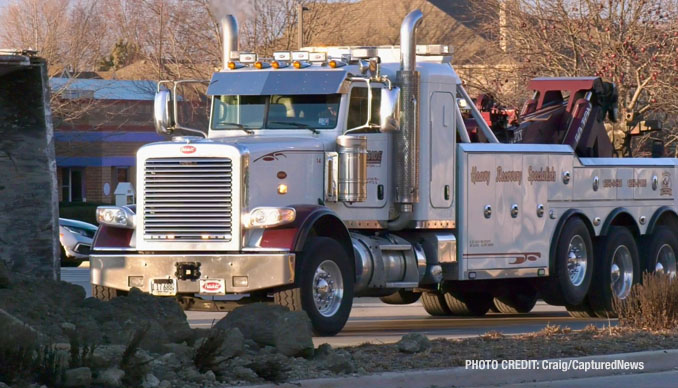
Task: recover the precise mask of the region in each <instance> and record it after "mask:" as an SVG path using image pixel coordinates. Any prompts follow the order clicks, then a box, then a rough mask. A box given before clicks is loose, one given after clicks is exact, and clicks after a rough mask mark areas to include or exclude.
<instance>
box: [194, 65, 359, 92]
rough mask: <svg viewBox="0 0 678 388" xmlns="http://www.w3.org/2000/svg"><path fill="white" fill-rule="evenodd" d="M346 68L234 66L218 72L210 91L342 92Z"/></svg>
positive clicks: (208, 89) (208, 90)
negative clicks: (234, 68) (260, 67)
mask: <svg viewBox="0 0 678 388" xmlns="http://www.w3.org/2000/svg"><path fill="white" fill-rule="evenodd" d="M345 79H346V71H345V70H344V69H333V70H315V69H314V70H297V69H279V70H240V71H238V70H232V71H225V72H219V73H215V74H214V76H213V77H212V81H211V82H210V85H209V87H208V88H207V95H209V96H227V95H241V96H259V95H274V94H275V95H300V94H334V93H342V91H343V89H344V88H342V86H343V84H344V80H345Z"/></svg>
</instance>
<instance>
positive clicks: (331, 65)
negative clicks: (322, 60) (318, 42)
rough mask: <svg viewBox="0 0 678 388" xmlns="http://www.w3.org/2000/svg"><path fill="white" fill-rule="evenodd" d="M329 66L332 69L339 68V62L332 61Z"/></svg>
mask: <svg viewBox="0 0 678 388" xmlns="http://www.w3.org/2000/svg"><path fill="white" fill-rule="evenodd" d="M329 65H330V67H331V68H333V69H336V68H337V61H335V60H331V61H330V63H329Z"/></svg>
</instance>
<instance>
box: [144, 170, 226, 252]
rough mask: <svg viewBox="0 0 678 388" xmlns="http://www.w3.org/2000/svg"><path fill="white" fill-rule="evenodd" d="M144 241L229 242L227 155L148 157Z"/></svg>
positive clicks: (145, 172) (145, 176) (145, 182)
mask: <svg viewBox="0 0 678 388" xmlns="http://www.w3.org/2000/svg"><path fill="white" fill-rule="evenodd" d="M144 168H145V169H144V193H145V194H144V195H145V197H144V239H145V240H174V241H202V242H208V241H219V242H225V241H230V240H231V222H232V220H231V189H232V185H231V172H232V171H231V159H229V158H149V159H146V164H145V167H144Z"/></svg>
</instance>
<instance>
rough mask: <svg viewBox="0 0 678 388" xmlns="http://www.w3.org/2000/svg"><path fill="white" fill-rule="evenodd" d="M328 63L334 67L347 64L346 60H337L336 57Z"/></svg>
mask: <svg viewBox="0 0 678 388" xmlns="http://www.w3.org/2000/svg"><path fill="white" fill-rule="evenodd" d="M328 64H329V65H330V67H331V68H333V69H336V68H337V67H342V66H346V62H342V61H337V60H336V59H332V60H331V61H330V62H329V63H328Z"/></svg>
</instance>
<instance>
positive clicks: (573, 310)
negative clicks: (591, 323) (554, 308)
mask: <svg viewBox="0 0 678 388" xmlns="http://www.w3.org/2000/svg"><path fill="white" fill-rule="evenodd" d="M565 308H566V309H567V312H568V313H569V314H570V316H571V317H572V318H596V317H598V316H597V315H596V313H595V311H593V309H592V308H591V306H590V305H589V302H588V301H587V300H586V299H584V301H583V302H582V303H581V304H578V305H576V306H571V305H567V306H565Z"/></svg>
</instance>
